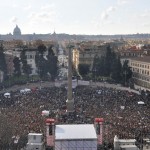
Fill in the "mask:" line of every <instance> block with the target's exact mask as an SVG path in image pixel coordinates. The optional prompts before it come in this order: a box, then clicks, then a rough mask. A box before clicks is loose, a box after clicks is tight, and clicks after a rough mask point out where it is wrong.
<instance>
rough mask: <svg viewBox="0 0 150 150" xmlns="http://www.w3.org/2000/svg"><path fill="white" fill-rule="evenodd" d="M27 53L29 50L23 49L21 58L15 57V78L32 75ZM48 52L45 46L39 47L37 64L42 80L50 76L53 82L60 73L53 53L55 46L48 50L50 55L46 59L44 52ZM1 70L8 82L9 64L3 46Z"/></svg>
mask: <svg viewBox="0 0 150 150" xmlns="http://www.w3.org/2000/svg"><path fill="white" fill-rule="evenodd" d="M26 51H28V48H23V50H22V51H21V54H20V58H19V57H14V59H13V66H14V72H13V75H14V76H17V77H19V76H21V75H22V74H23V75H26V76H27V77H29V76H30V74H31V73H32V68H31V66H30V65H29V64H28V63H27V56H26ZM45 51H47V48H46V46H45V45H43V44H41V45H39V46H38V48H37V51H36V55H35V64H36V68H37V74H38V75H39V76H40V78H41V79H42V78H44V77H46V76H47V75H48V74H49V76H50V77H51V79H52V80H54V78H55V77H56V76H57V72H58V65H57V64H58V60H57V57H56V56H55V54H54V52H53V46H50V47H49V48H48V54H47V56H46V57H45V56H44V52H45ZM0 70H1V71H2V72H3V73H4V77H5V78H4V80H6V79H7V78H8V76H9V74H8V72H9V71H8V70H7V64H6V59H5V53H4V49H3V46H2V45H1V46H0Z"/></svg>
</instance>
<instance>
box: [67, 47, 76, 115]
mask: <svg viewBox="0 0 150 150" xmlns="http://www.w3.org/2000/svg"><path fill="white" fill-rule="evenodd" d="M72 48H73V46H72V45H69V46H68V93H67V101H66V105H67V113H69V112H74V99H73V97H72Z"/></svg>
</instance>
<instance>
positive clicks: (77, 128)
mask: <svg viewBox="0 0 150 150" xmlns="http://www.w3.org/2000/svg"><path fill="white" fill-rule="evenodd" d="M55 139H56V140H65V139H69V140H71V139H74V140H76V139H97V136H96V131H95V128H94V125H93V124H73V125H56V129H55Z"/></svg>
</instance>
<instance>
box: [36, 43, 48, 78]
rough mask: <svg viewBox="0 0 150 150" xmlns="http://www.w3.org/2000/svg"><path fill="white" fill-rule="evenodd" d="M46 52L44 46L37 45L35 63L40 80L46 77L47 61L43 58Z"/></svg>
mask: <svg viewBox="0 0 150 150" xmlns="http://www.w3.org/2000/svg"><path fill="white" fill-rule="evenodd" d="M45 51H46V46H45V45H43V44H42V45H39V46H38V50H37V52H36V55H35V63H36V67H37V70H38V74H39V76H40V78H44V77H45V76H46V75H47V71H48V69H47V60H46V59H45V58H44V52H45Z"/></svg>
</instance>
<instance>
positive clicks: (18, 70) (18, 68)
mask: <svg viewBox="0 0 150 150" xmlns="http://www.w3.org/2000/svg"><path fill="white" fill-rule="evenodd" d="M13 63H14V75H15V76H20V75H21V65H20V60H19V58H18V57H14V60H13Z"/></svg>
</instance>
